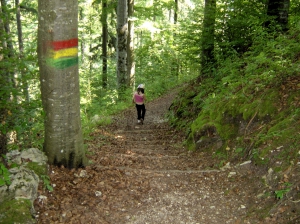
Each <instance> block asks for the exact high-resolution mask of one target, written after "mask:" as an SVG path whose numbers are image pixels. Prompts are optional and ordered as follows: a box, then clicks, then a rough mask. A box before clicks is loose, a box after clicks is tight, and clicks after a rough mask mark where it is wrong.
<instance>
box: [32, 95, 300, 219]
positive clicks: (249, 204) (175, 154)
mask: <svg viewBox="0 0 300 224" xmlns="http://www.w3.org/2000/svg"><path fill="white" fill-rule="evenodd" d="M175 95H176V92H174V93H170V94H168V95H165V96H163V97H161V98H159V99H157V100H155V101H153V102H149V103H147V104H146V109H147V113H146V118H145V122H144V125H138V124H137V123H136V112H135V108H134V106H133V107H132V108H131V109H129V110H126V111H124V112H123V113H122V114H119V115H118V116H116V117H115V118H114V122H113V124H111V125H109V126H107V127H100V128H99V129H98V130H96V131H95V132H93V133H92V134H91V140H89V141H88V142H87V145H88V151H89V152H90V153H89V155H88V157H89V159H90V160H91V161H92V164H91V165H90V166H88V167H86V168H85V169H79V170H68V169H65V168H57V167H51V171H50V172H51V173H50V178H51V183H52V184H54V186H55V187H54V191H53V192H48V191H45V190H43V189H42V188H40V197H39V198H38V199H37V200H36V201H35V209H36V212H37V220H38V223H74V224H75V223H85V224H87V223H101V224H106V223H111V224H124V223H126V224H145V223H149V224H154V223H155V224H158V223H159V224H163V223H168V224H169V223H170V224H171V223H172V224H179V223H185V224H188V223H190V224H196V223H199V224H200V223H201V224H202V223H218V224H219V223H235V224H238V223H289V220H290V221H291V220H293V221H291V223H297V219H296V218H297V214H291V213H292V210H291V208H290V207H287V206H286V205H285V204H284V203H281V202H280V201H278V200H276V199H275V198H273V197H267V196H266V197H264V196H263V195H264V192H263V188H264V185H263V183H262V181H261V178H262V176H263V175H265V174H266V172H267V171H266V170H261V168H257V167H255V166H253V165H252V164H251V163H248V162H247V161H243V162H242V163H239V164H230V165H228V166H225V167H222V168H216V167H218V163H219V161H218V160H217V158H214V157H213V156H212V155H211V152H204V151H195V152H189V151H187V150H186V149H185V148H184V147H183V145H182V143H183V141H184V135H183V133H180V132H178V131H176V130H174V129H172V128H171V127H170V126H169V125H168V123H167V120H166V119H165V114H166V112H167V111H168V108H169V106H170V104H171V102H172V99H173V98H174V97H175ZM288 212H289V215H285V214H287V213H288ZM298 215H299V214H298ZM298 221H299V220H298Z"/></svg>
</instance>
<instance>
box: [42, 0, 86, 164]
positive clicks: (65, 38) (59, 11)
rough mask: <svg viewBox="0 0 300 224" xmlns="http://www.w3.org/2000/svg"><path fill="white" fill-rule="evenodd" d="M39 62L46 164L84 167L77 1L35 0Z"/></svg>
mask: <svg viewBox="0 0 300 224" xmlns="http://www.w3.org/2000/svg"><path fill="white" fill-rule="evenodd" d="M38 5H39V6H38V11H39V26H38V59H39V68H40V82H41V93H42V103H43V109H44V112H45V141H44V151H45V152H46V154H47V156H48V159H49V163H50V164H54V165H57V166H61V165H63V166H65V167H68V168H78V167H81V166H84V165H86V162H87V160H86V157H85V151H84V145H83V136H82V131H81V120H80V94H79V74H78V1H77V0H64V1H61V0H51V1H44V0H39V1H38Z"/></svg>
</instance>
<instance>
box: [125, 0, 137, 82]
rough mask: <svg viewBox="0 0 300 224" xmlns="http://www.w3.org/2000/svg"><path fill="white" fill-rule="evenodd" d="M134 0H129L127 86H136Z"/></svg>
mask: <svg viewBox="0 0 300 224" xmlns="http://www.w3.org/2000/svg"><path fill="white" fill-rule="evenodd" d="M133 14H134V0H128V18H129V19H128V40H127V83H126V84H127V86H134V82H135V61H134V42H133V41H134V19H133Z"/></svg>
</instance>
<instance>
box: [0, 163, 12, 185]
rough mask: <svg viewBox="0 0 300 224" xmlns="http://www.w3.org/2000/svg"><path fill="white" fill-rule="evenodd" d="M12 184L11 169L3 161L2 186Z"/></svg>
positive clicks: (0, 183) (0, 177)
mask: <svg viewBox="0 0 300 224" xmlns="http://www.w3.org/2000/svg"><path fill="white" fill-rule="evenodd" d="M10 184H11V182H10V177H9V171H8V169H7V168H6V166H5V165H4V164H3V163H0V187H1V186H4V185H10Z"/></svg>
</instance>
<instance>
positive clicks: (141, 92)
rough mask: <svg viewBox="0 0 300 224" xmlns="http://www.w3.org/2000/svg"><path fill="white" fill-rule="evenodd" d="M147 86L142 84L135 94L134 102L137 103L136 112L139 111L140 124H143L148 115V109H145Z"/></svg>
mask: <svg viewBox="0 0 300 224" xmlns="http://www.w3.org/2000/svg"><path fill="white" fill-rule="evenodd" d="M145 100H146V96H145V85H144V84H140V85H138V87H137V91H136V92H135V93H134V94H133V97H132V102H133V103H135V107H136V111H137V119H138V121H137V122H138V123H141V124H143V123H144V119H145V114H146V108H145V104H144V103H145Z"/></svg>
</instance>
